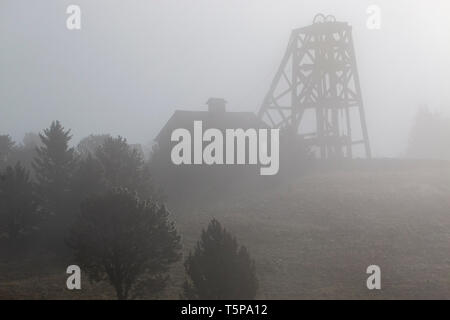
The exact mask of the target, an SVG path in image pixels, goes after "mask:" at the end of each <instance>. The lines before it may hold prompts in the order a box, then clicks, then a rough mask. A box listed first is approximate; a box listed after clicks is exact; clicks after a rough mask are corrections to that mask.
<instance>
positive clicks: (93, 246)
mask: <svg viewBox="0 0 450 320" xmlns="http://www.w3.org/2000/svg"><path fill="white" fill-rule="evenodd" d="M68 244H69V246H70V247H71V248H72V249H73V250H74V254H75V261H76V263H77V264H78V265H79V266H80V267H81V269H82V270H84V271H86V272H87V274H88V275H89V277H90V279H91V280H92V281H95V282H98V281H105V282H109V283H110V284H111V285H112V286H113V288H114V289H115V291H116V294H117V298H118V299H129V298H136V297H139V296H142V295H143V294H155V293H157V292H159V291H160V290H161V289H163V288H164V286H165V284H166V281H167V276H166V273H167V271H168V268H169V266H170V265H171V264H172V263H174V262H176V261H178V260H179V258H180V254H179V251H180V237H179V236H178V233H177V230H176V229H175V226H174V224H173V223H172V222H170V221H169V220H168V212H167V210H166V209H165V207H164V206H158V205H157V204H155V203H153V202H151V201H142V200H140V199H139V198H138V197H137V196H136V195H135V193H133V192H130V191H128V190H126V189H115V190H112V191H109V192H108V193H107V194H105V195H101V196H95V197H91V198H89V199H88V200H86V201H85V202H83V204H82V206H81V214H80V215H79V217H78V219H77V221H76V223H75V225H74V227H73V228H72V231H71V234H70V237H69V239H68Z"/></svg>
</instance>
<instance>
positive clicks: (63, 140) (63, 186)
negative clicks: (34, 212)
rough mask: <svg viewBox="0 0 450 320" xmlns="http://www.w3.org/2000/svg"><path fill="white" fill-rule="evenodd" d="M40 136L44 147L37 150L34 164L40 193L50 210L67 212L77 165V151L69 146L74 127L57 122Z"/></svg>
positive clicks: (58, 212) (56, 212)
mask: <svg viewBox="0 0 450 320" xmlns="http://www.w3.org/2000/svg"><path fill="white" fill-rule="evenodd" d="M39 137H40V139H41V142H42V146H41V147H38V148H37V149H36V152H37V156H36V157H35V158H34V161H33V164H32V166H33V169H34V171H35V177H36V180H37V184H38V187H39V190H40V196H41V198H42V201H43V202H44V204H45V206H46V207H47V209H48V210H49V211H50V212H52V213H53V214H56V215H63V214H64V212H66V211H67V210H68V208H67V200H68V195H69V192H70V179H71V176H72V173H73V169H74V165H75V157H74V150H73V148H70V147H69V141H70V139H71V135H70V130H65V129H64V128H63V126H62V125H61V124H60V123H59V121H54V122H52V124H51V125H50V127H49V128H47V129H45V130H44V133H43V134H39Z"/></svg>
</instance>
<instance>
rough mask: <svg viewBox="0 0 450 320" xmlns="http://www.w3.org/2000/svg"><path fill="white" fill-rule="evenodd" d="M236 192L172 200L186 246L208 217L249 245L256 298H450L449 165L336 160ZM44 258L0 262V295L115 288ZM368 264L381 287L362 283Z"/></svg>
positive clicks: (63, 294)
mask: <svg viewBox="0 0 450 320" xmlns="http://www.w3.org/2000/svg"><path fill="white" fill-rule="evenodd" d="M238 194H239V195H237V196H236V195H234V196H232V197H231V196H230V197H228V198H227V199H225V196H224V198H223V200H222V201H220V202H219V201H213V202H212V203H209V204H205V203H206V201H205V202H204V203H196V204H193V203H187V204H186V203H185V204H183V205H180V204H179V205H177V206H174V205H173V206H172V209H173V211H174V218H175V220H176V222H177V226H178V228H179V230H180V233H181V234H182V235H183V242H184V247H185V248H184V250H185V251H187V250H189V249H191V248H192V247H193V245H194V242H195V241H196V240H197V238H198V236H199V234H200V230H201V228H203V227H205V226H206V224H207V223H208V222H209V220H210V219H211V218H212V217H215V218H218V219H219V220H220V221H221V222H222V224H223V225H224V226H225V227H226V228H228V229H229V230H230V231H232V232H233V233H234V234H235V235H236V236H237V238H238V240H239V241H240V242H241V243H242V244H245V245H246V246H247V247H248V248H249V250H250V252H251V254H252V256H253V258H254V259H255V260H256V264H257V272H258V276H259V279H260V293H259V297H260V298H268V299H303V298H312V299H319V298H324V299H329V298H338V299H339V298H363V299H366V298H377V299H378V298H447V299H448V298H450V167H449V166H448V165H439V166H437V165H435V164H428V165H417V164H408V163H407V162H403V163H401V162H398V163H397V164H396V165H387V166H380V165H375V166H364V167H359V168H358V169H348V168H347V169H334V170H330V171H328V172H326V173H310V174H308V175H305V176H302V177H298V178H295V179H291V180H290V182H284V183H279V182H273V183H268V184H267V185H259V186H258V187H257V188H245V190H240V191H239V192H238ZM205 197H206V198H207V195H205ZM36 256H38V255H36ZM51 261H52V259H51V257H41V258H40V259H37V258H34V259H33V258H30V259H28V260H26V261H18V262H5V261H3V262H2V263H1V264H0V283H1V285H0V298H25V297H31V298H68V299H72V298H94V297H95V298H111V297H113V295H112V293H111V291H110V290H109V289H108V288H107V287H105V286H91V285H90V284H89V283H88V281H87V280H86V279H84V280H83V290H82V291H81V292H69V291H67V290H65V289H64V288H65V279H66V278H65V273H64V272H65V269H64V266H63V265H58V264H53V263H51ZM372 264H375V265H379V266H380V267H381V271H382V290H380V291H369V290H367V289H366V279H367V276H368V275H366V273H365V272H366V268H367V266H369V265H372ZM31 265H33V266H34V269H30V266H31ZM183 278H184V274H183V269H182V264H181V263H180V264H178V265H177V266H175V267H174V272H173V276H172V280H171V284H170V286H169V288H168V289H167V290H166V292H165V293H164V294H163V296H162V298H177V297H178V294H179V287H180V285H181V283H182V281H183Z"/></svg>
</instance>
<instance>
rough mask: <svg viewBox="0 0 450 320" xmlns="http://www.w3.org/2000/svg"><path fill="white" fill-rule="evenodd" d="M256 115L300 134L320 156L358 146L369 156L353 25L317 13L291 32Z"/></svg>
mask: <svg viewBox="0 0 450 320" xmlns="http://www.w3.org/2000/svg"><path fill="white" fill-rule="evenodd" d="M258 115H259V117H260V118H261V119H262V120H264V121H265V122H266V123H267V124H269V125H270V126H271V127H273V128H280V129H282V130H284V131H287V132H291V133H295V134H298V135H300V136H301V137H303V138H304V141H305V143H306V144H307V145H308V146H310V147H311V149H313V150H314V152H315V153H316V154H317V156H319V157H320V158H334V157H348V158H352V157H353V148H354V147H355V146H356V145H358V144H359V145H361V146H362V147H363V150H364V153H365V156H366V157H367V158H370V157H371V152H370V144H369V137H368V133H367V126H366V120H365V115H364V108H363V101H362V97H361V89H360V85H359V77H358V70H357V66H356V59H355V51H354V47H353V40H352V28H351V26H350V25H349V24H348V23H345V22H337V21H336V19H335V18H334V17H333V16H327V17H325V16H324V15H322V14H318V15H316V17H315V18H314V21H313V24H312V25H310V26H307V27H304V28H299V29H295V30H293V31H292V34H291V37H290V40H289V43H288V47H287V50H286V53H285V55H284V57H283V60H282V61H281V65H280V67H279V69H278V71H277V73H276V75H275V78H274V79H273V81H272V84H271V87H270V89H269V92H268V93H267V95H266V97H265V99H264V102H263V104H262V106H261V109H260V110H259V114H258ZM302 120H303V121H302ZM357 122H359V124H358V125H357ZM308 126H309V127H310V128H308Z"/></svg>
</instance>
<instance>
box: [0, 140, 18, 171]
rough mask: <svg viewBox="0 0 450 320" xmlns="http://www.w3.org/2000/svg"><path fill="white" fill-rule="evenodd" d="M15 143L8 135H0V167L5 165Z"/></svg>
mask: <svg viewBox="0 0 450 320" xmlns="http://www.w3.org/2000/svg"><path fill="white" fill-rule="evenodd" d="M14 146H15V143H14V141H13V140H12V139H11V137H10V136H9V135H0V169H3V168H5V167H6V165H7V164H8V162H9V158H10V155H11V153H12V152H13V150H14Z"/></svg>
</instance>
